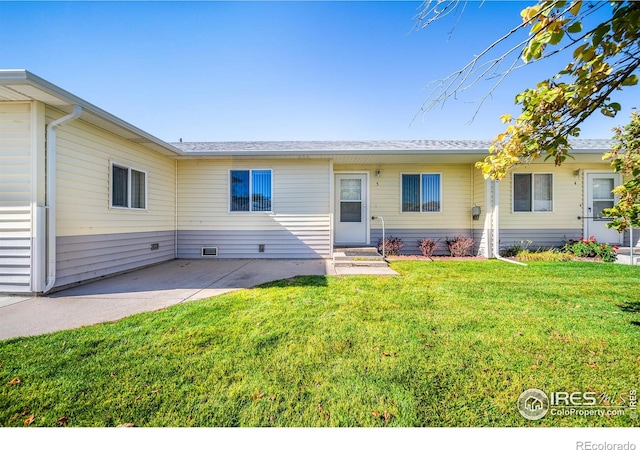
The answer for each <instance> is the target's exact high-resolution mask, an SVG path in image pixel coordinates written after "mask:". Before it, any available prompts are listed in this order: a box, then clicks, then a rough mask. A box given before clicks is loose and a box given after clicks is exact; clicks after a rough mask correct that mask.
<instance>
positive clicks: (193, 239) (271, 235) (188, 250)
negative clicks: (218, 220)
mask: <svg viewBox="0 0 640 450" xmlns="http://www.w3.org/2000/svg"><path fill="white" fill-rule="evenodd" d="M262 244H264V252H260V251H259V250H260V245H262ZM330 245H331V231H330V229H329V226H328V223H327V226H326V227H323V228H322V229H315V230H314V229H312V230H300V231H296V232H292V231H290V230H284V229H283V230H259V229H254V230H179V231H178V258H185V259H196V258H202V247H218V256H217V257H218V258H274V259H283V258H291V259H304V258H329V257H330V256H331V247H330Z"/></svg>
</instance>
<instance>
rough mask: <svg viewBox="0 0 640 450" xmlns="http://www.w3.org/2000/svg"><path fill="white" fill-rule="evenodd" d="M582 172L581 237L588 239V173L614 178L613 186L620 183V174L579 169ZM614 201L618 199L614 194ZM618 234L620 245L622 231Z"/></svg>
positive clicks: (589, 231)
mask: <svg viewBox="0 0 640 450" xmlns="http://www.w3.org/2000/svg"><path fill="white" fill-rule="evenodd" d="M580 173H581V174H582V196H583V200H582V235H583V236H582V237H583V238H584V239H588V238H589V236H590V234H591V232H592V230H588V228H589V227H588V225H587V222H588V221H589V219H587V217H590V216H591V213H590V212H589V211H588V208H589V175H605V176H607V177H609V176H611V177H613V178H614V188H615V187H617V186H619V185H620V184H622V175H621V174H620V173H616V172H606V171H602V170H581V171H580ZM613 199H614V202H615V203H617V202H618V201H619V197H618V196H617V195H615V194H614V196H613ZM618 234H619V235H620V239H619V242H618V245H622V244H623V243H624V233H618Z"/></svg>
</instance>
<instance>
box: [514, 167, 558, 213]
mask: <svg viewBox="0 0 640 450" xmlns="http://www.w3.org/2000/svg"><path fill="white" fill-rule="evenodd" d="M513 211H514V212H549V211H553V174H551V173H514V174H513Z"/></svg>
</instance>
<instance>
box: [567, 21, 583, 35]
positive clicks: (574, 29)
mask: <svg viewBox="0 0 640 450" xmlns="http://www.w3.org/2000/svg"><path fill="white" fill-rule="evenodd" d="M567 31H568V32H569V33H580V32H581V31H582V22H573V23H572V24H571V25H569V28H567Z"/></svg>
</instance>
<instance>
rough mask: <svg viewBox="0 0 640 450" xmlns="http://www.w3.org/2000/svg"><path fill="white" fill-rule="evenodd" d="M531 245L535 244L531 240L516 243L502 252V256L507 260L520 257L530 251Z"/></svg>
mask: <svg viewBox="0 0 640 450" xmlns="http://www.w3.org/2000/svg"><path fill="white" fill-rule="evenodd" d="M531 244H533V241H530V240H526V241H520V242H514V243H513V245H512V246H511V247H507V248H506V249H505V250H503V251H502V256H504V257H506V258H510V257H513V256H518V254H519V253H521V252H525V251H529V246H530V245H531Z"/></svg>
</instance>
